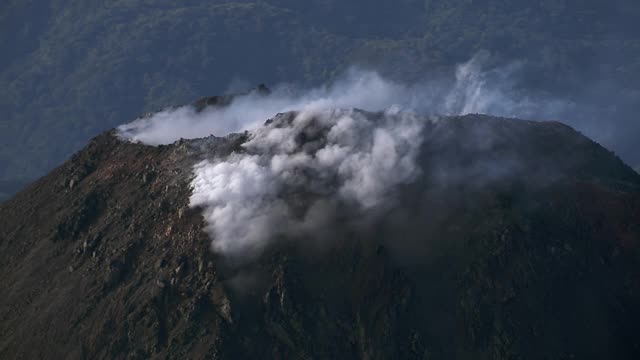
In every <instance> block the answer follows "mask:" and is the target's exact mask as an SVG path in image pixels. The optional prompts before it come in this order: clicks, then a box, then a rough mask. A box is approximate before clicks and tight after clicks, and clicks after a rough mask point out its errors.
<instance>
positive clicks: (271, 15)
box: [0, 0, 640, 193]
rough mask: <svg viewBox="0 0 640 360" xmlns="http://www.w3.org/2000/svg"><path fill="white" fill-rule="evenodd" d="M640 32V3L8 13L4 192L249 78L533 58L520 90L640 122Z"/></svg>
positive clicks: (430, 0)
mask: <svg viewBox="0 0 640 360" xmlns="http://www.w3.org/2000/svg"><path fill="white" fill-rule="evenodd" d="M637 19H640V3H639V2H637V1H635V0H615V1H605V0H581V1H580V0H563V1H557V0H545V1H538V2H531V1H527V0H516V1H505V0H482V1H472V0H454V1H445V0H426V1H419V0H401V1H393V2H392V1H382V0H367V1H365V0H350V1H338V0H310V1H305V2H301V1H296V0H267V1H247V0H245V1H224V0H216V1H201V0H191V1H182V2H174V1H165V0H157V1H152V0H120V1H95V0H89V1H78V0H68V1H60V0H41V1H34V0H20V1H18V0H6V1H5V2H3V4H2V5H0V29H1V31H0V53H1V54H2V56H0V113H1V114H2V117H1V118H0V181H11V182H12V183H13V182H15V181H28V180H30V179H33V178H35V177H37V176H40V175H42V174H43V173H44V172H45V171H47V170H49V169H50V168H51V167H53V166H55V165H56V164H58V163H60V162H61V161H62V160H64V159H66V158H67V157H68V156H69V155H70V154H71V153H72V152H73V151H75V150H77V149H79V148H80V147H81V146H82V145H83V144H84V143H85V142H86V141H87V140H88V139H89V138H90V137H91V136H93V135H95V134H97V133H99V132H100V131H102V130H105V129H108V128H111V127H113V126H115V125H118V124H120V123H124V122H127V121H129V120H131V119H132V118H133V117H135V116H136V115H138V114H139V113H141V112H143V111H150V110H157V109H159V108H162V107H164V106H167V105H172V104H179V103H184V102H187V101H191V100H193V99H195V98H197V97H200V96H205V95H211V94H218V93H221V92H223V91H225V90H226V89H227V88H228V87H229V85H230V84H231V83H232V82H233V81H234V80H243V81H245V82H247V83H248V84H255V83H259V82H263V83H267V84H273V83H278V82H283V81H286V82H298V83H303V84H315V83H319V82H324V81H327V80H330V79H331V78H332V77H334V76H336V74H339V73H340V72H341V71H342V70H343V69H345V68H346V67H348V66H350V65H352V64H365V65H367V66H372V67H374V68H377V69H380V70H381V71H382V72H384V73H386V74H388V75H390V76H395V77H399V78H409V79H414V78H416V77H420V76H424V74H426V73H428V72H432V71H436V70H440V69H447V68H450V67H452V66H453V65H455V64H456V63H458V62H461V61H465V60H467V59H468V58H469V57H470V56H472V55H473V54H474V53H476V52H478V51H479V50H489V51H490V52H491V53H492V54H493V57H492V59H493V61H494V62H495V63H500V62H505V63H506V62H509V61H513V60H518V61H524V62H525V63H526V66H525V67H524V71H523V79H522V82H521V83H520V86H523V87H527V88H530V89H532V91H541V92H545V93H548V94H552V95H554V94H555V95H560V96H563V97H567V96H568V97H571V96H575V97H584V98H586V99H589V101H590V102H593V101H595V102H598V101H600V102H601V103H602V106H605V105H607V104H611V103H614V105H616V106H615V109H616V110H615V112H613V113H612V114H614V115H615V116H620V117H628V118H629V119H627V120H625V121H624V122H621V123H624V124H629V123H633V115H630V114H632V113H633V111H632V110H633V109H635V108H634V106H636V105H635V104H637V103H638V102H637V101H636V100H637V99H640V86H639V85H638V84H640V26H639V25H638V24H637ZM594 99H596V100H594ZM621 109H622V110H621ZM602 121H608V119H604V118H603V119H602ZM634 129H638V127H636V128H634ZM623 133H627V136H631V135H628V133H630V132H629V131H624V132H623ZM631 133H632V132H631ZM631 142H632V141H631V140H630V138H625V139H623V140H622V141H621V144H622V145H620V146H621V147H620V148H619V149H616V151H619V152H622V153H623V155H625V154H626V153H629V154H631V153H633V151H632V150H633V149H631V148H630V146H631V145H629V144H631ZM625 144H626V145H625ZM627 159H631V158H630V157H627ZM638 160H640V159H638ZM629 161H635V160H629ZM639 162H640V161H639ZM2 192H3V191H0V193H2Z"/></svg>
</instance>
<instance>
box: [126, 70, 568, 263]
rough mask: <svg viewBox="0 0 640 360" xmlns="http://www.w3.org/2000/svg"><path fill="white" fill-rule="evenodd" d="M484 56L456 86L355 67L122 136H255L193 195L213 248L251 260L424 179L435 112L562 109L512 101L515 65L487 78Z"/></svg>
mask: <svg viewBox="0 0 640 360" xmlns="http://www.w3.org/2000/svg"><path fill="white" fill-rule="evenodd" d="M482 61H483V59H482V58H474V59H472V60H471V61H469V62H468V63H466V64H463V65H461V66H459V67H458V70H457V72H456V76H455V81H454V82H453V83H452V84H448V85H447V84H442V83H440V82H432V83H423V84H416V85H403V84H399V83H396V82H393V81H389V80H386V79H384V78H382V77H381V76H380V75H378V74H377V73H375V72H367V71H359V70H351V71H349V72H348V73H347V74H346V75H345V77H344V78H342V79H341V80H339V81H337V82H335V83H334V84H333V85H330V86H328V87H321V88H316V89H312V90H309V91H305V92H299V91H295V90H294V89H292V88H291V87H286V86H281V87H277V88H276V89H275V90H274V91H273V92H272V93H271V94H270V95H269V96H264V95H262V94H259V93H255V92H253V93H249V94H246V95H240V96H238V97H236V98H234V100H233V101H232V103H231V104H229V105H228V106H225V107H218V108H214V107H211V108H208V109H204V110H203V111H200V112H198V111H196V109H195V108H193V107H191V106H186V107H181V108H177V109H170V110H166V111H163V112H160V113H158V114H155V115H153V116H151V117H147V118H142V119H138V120H136V121H134V122H132V123H130V124H127V125H123V126H121V127H119V129H118V130H119V134H120V136H121V137H122V138H125V139H127V140H130V141H136V142H143V143H146V144H151V145H158V144H169V143H173V142H174V141H176V140H179V139H180V138H200V137H206V136H209V135H210V134H215V135H218V136H222V135H226V134H228V133H233V132H240V131H243V130H249V131H250V134H251V135H250V137H249V140H248V141H247V142H246V143H244V144H243V150H244V151H242V152H240V153H233V154H231V155H230V156H228V157H227V158H223V159H209V160H205V161H203V162H201V163H199V164H198V165H197V166H195V169H194V173H195V178H194V180H193V183H192V186H193V193H192V197H191V205H192V206H200V207H202V208H203V209H204V217H205V219H206V221H207V224H208V226H207V231H208V232H209V234H210V236H211V238H212V247H213V249H214V251H216V252H220V253H223V254H226V255H231V256H245V255H246V254H255V253H259V252H260V250H262V249H263V248H264V247H265V246H266V245H267V244H269V242H270V241H271V240H272V239H274V238H279V237H280V238H285V237H288V236H291V235H305V236H309V235H313V234H316V233H318V232H319V231H321V229H322V228H324V227H327V226H330V224H331V221H334V220H335V219H333V217H335V216H337V215H336V214H337V213H339V211H338V210H339V209H341V208H343V207H348V208H349V209H352V210H353V211H356V212H360V213H362V214H366V213H372V212H375V211H376V209H379V208H381V207H384V206H385V205H386V204H389V203H391V202H392V200H393V194H394V191H395V188H396V187H397V186H398V185H400V184H403V183H407V182H409V181H411V180H412V179H413V178H414V177H415V176H416V175H417V174H418V173H419V172H420V169H419V168H418V166H417V165H416V161H415V160H416V156H417V153H418V149H419V147H420V144H421V139H422V131H423V126H424V124H425V122H426V121H429V120H428V119H434V118H435V117H430V115H429V114H436V113H437V114H453V115H455V114H465V113H489V114H493V115H502V116H518V117H531V116H534V115H541V116H544V115H545V114H544V113H541V109H542V111H549V113H550V114H553V113H555V112H556V110H557V108H558V107H562V106H563V104H562V103H560V102H544V103H543V104H542V103H541V101H539V100H538V101H532V100H531V99H529V98H527V97H523V96H519V97H514V96H515V92H514V91H512V87H511V85H510V83H509V82H508V81H506V79H508V77H509V72H510V71H514V68H509V69H502V70H501V71H499V72H497V73H495V72H493V73H492V72H483V71H481V68H482ZM496 76H497V77H499V78H500V79H499V80H500V81H498V82H495V83H493V82H492V81H490V80H491V79H495V78H496ZM495 84H498V85H495ZM357 109H363V110H367V111H372V112H376V113H374V114H373V115H372V114H371V113H367V114H366V113H364V112H363V111H361V110H357ZM275 114H279V115H277V116H275V117H274V115H275ZM417 114H420V115H417ZM272 117H273V118H272ZM269 118H272V120H271V121H270V122H269V123H268V124H266V125H263V124H264V122H265V120H266V119H269ZM285 195H286V196H285ZM301 204H303V205H301Z"/></svg>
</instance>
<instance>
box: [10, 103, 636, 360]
mask: <svg viewBox="0 0 640 360" xmlns="http://www.w3.org/2000/svg"><path fill="white" fill-rule="evenodd" d="M211 102H212V103H216V102H217V100H215V99H214V100H213V101H211ZM201 103H202V104H206V103H207V101H206V100H203V101H201ZM367 116H371V117H375V114H368V115H367ZM246 140H247V135H246V134H237V135H230V136H228V137H225V138H216V137H209V138H204V139H195V140H181V141H178V142H176V143H174V144H171V145H165V146H158V147H151V146H146V145H142V144H134V143H129V142H124V141H122V140H120V139H118V138H117V137H116V136H115V132H113V131H111V132H107V133H104V134H102V135H100V136H98V137H96V138H94V139H93V140H92V141H91V142H90V144H89V145H88V146H87V147H86V148H84V149H83V150H82V151H80V152H78V153H77V154H76V155H74V156H73V158H72V159H71V160H69V161H68V162H66V163H65V164H63V165H62V166H60V167H58V168H57V169H55V170H54V171H52V172H51V173H50V174H49V175H47V176H45V177H43V178H42V179H40V180H39V181H37V182H35V183H34V184H32V185H30V186H29V187H28V188H27V189H26V190H24V191H22V192H20V193H19V194H18V195H17V196H15V197H14V198H12V199H10V200H9V201H7V202H5V203H3V204H1V205H0V293H1V294H2V296H1V297H0V358H15V359H21V358H24V359H37V358H68V359H84V358H91V359H103V358H130V359H138V358H139V359H146V358H151V357H153V358H170V359H183V358H193V359H200V358H202V359H204V358H207V359H211V358H305V359H311V358H320V359H323V358H366V359H383V358H410V359H411V358H413V359H450V358H459V359H540V358H545V359H571V358H581V359H583V358H594V359H596V358H597V359H601V358H616V359H635V358H638V356H640V340H639V339H638V337H637V336H636V335H637V334H638V333H639V331H640V311H639V310H638V309H640V307H639V305H640V249H639V246H640V176H639V175H638V174H637V173H635V172H634V171H633V170H631V169H630V168H629V167H627V166H626V165H625V164H624V163H623V162H622V161H620V160H619V159H618V158H616V157H615V156H614V155H612V153H610V152H609V151H608V150H606V149H604V148H603V147H601V146H600V145H598V144H596V143H594V142H592V141H590V140H589V139H587V138H586V137H584V136H582V135H581V134H579V133H577V132H576V131H574V130H573V129H571V128H569V127H567V126H565V125H562V124H560V123H556V122H530V121H521V120H513V119H504V118H494V117H488V116H481V115H468V116H463V117H448V118H442V119H439V120H438V121H435V122H429V124H428V125H426V127H425V129H424V144H423V146H422V147H421V150H420V154H419V157H418V163H419V165H420V166H421V168H422V173H421V176H420V177H419V178H418V179H417V180H416V181H414V182H412V183H410V184H406V185H403V186H402V187H401V189H400V191H399V193H398V202H397V204H396V205H393V206H392V207H391V208H390V209H388V210H386V211H387V212H386V213H385V214H384V216H381V217H379V218H378V219H377V221H376V222H375V223H374V224H370V226H368V227H367V228H366V229H357V228H353V229H351V228H347V229H345V230H344V231H336V232H335V233H332V234H333V235H332V236H329V237H327V239H326V242H324V243H323V244H321V245H317V244H316V246H308V245H306V244H308V243H305V242H304V241H299V242H279V243H274V244H273V245H272V246H271V247H269V248H268V249H267V251H266V252H265V253H263V254H262V255H261V256H259V257H257V258H252V259H245V260H243V261H239V260H237V259H229V258H227V257H225V256H222V255H218V254H214V253H212V252H211V251H210V249H209V248H210V239H209V237H208V236H207V234H206V233H205V231H204V226H205V223H204V219H203V217H202V215H201V210H200V209H197V208H195V209H194V208H190V207H189V206H188V204H189V196H190V194H191V188H190V181H191V178H192V176H193V175H192V172H191V171H192V166H193V164H195V163H196V162H197V161H199V160H200V159H201V158H203V157H210V156H211V155H217V156H225V155H226V154H229V153H231V152H233V151H236V152H241V151H243V148H242V147H241V146H240V145H241V144H242V143H243V142H245V141H246Z"/></svg>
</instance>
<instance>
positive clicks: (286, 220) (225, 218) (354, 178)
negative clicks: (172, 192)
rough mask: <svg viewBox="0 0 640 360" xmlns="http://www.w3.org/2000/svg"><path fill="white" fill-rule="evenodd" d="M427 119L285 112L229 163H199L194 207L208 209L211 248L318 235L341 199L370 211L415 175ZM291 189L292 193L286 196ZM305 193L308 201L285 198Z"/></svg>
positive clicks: (243, 248)
mask: <svg viewBox="0 0 640 360" xmlns="http://www.w3.org/2000/svg"><path fill="white" fill-rule="evenodd" d="M421 128H422V122H421V121H420V120H419V118H418V117H417V116H416V115H413V114H410V113H401V112H398V111H396V110H394V109H391V110H388V111H386V112H385V113H382V114H379V116H378V117H377V119H376V118H374V119H372V118H371V116H367V115H365V114H364V113H362V112H359V111H357V110H306V111H302V112H300V113H295V114H282V115H279V116H277V117H276V118H274V119H273V121H272V122H271V123H270V124H268V125H267V126H265V127H262V128H259V129H257V130H256V131H255V133H254V134H253V135H252V137H251V138H250V140H249V141H248V142H246V143H245V144H244V145H243V146H244V148H245V150H246V153H244V154H237V153H234V154H232V155H231V156H229V157H228V158H227V159H225V160H223V161H216V162H211V161H204V162H202V163H200V164H199V165H197V166H196V168H195V174H196V177H195V180H194V181H193V188H194V190H193V195H192V198H191V205H192V206H202V207H203V208H204V209H205V210H204V216H205V219H206V220H207V222H208V224H209V226H208V231H209V232H210V234H211V235H212V237H213V239H214V240H213V248H214V250H215V251H219V252H222V253H225V254H229V255H240V254H245V253H247V251H252V252H255V251H259V250H260V249H262V248H263V247H264V246H265V245H266V244H267V243H268V241H269V240H270V239H272V238H274V237H276V236H286V235H290V234H304V235H306V236H309V235H313V234H314V233H316V231H318V230H319V229H320V228H321V227H322V225H324V222H327V221H329V219H328V217H330V216H331V215H330V214H333V213H335V208H334V207H335V206H336V205H337V203H336V202H340V203H343V204H344V205H345V206H353V207H354V208H355V209H356V210H358V209H360V210H368V209H371V208H374V207H377V206H380V204H381V203H383V202H385V201H386V200H388V199H389V197H390V196H392V192H393V188H394V186H395V185H397V184H401V183H405V182H407V181H409V180H411V179H412V178H413V177H414V176H415V175H416V174H417V173H418V168H417V167H416V164H415V156H416V154H417V151H418V148H419V146H420V142H421V141H420V138H421V135H420V131H421ZM283 192H287V195H288V196H286V197H285V196H283ZM300 197H302V198H304V201H302V203H304V204H305V205H304V206H303V207H302V208H296V205H295V204H290V203H287V202H286V200H284V199H296V198H300Z"/></svg>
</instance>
